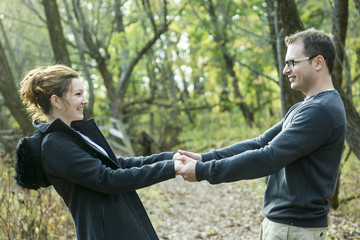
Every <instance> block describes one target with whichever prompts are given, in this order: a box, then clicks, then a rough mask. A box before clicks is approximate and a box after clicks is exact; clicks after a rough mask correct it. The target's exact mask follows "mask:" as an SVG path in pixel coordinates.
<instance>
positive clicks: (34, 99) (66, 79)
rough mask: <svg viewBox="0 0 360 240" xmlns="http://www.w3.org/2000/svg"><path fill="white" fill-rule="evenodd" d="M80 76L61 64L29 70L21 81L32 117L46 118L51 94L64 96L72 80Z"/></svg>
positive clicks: (22, 93) (24, 100)
mask: <svg viewBox="0 0 360 240" xmlns="http://www.w3.org/2000/svg"><path fill="white" fill-rule="evenodd" d="M78 77H79V74H78V73H77V72H76V71H74V70H73V69H72V68H70V67H67V66H64V65H60V64H58V65H53V66H48V67H37V68H35V69H32V70H30V71H28V72H27V74H26V75H25V77H24V79H23V80H22V81H21V82H20V96H21V98H22V100H23V103H24V104H25V105H26V107H27V111H28V112H29V113H30V114H31V116H32V119H33V120H35V119H36V118H40V119H41V120H44V117H45V116H48V115H50V114H51V111H52V108H51V100H50V98H51V96H52V95H56V96H58V97H63V96H64V93H66V92H67V90H68V88H69V85H70V83H71V80H72V79H73V78H78ZM44 115H45V116H44Z"/></svg>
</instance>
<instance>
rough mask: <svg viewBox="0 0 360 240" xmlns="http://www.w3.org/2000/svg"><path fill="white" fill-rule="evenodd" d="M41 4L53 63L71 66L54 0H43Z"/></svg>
mask: <svg viewBox="0 0 360 240" xmlns="http://www.w3.org/2000/svg"><path fill="white" fill-rule="evenodd" d="M42 3H43V6H44V10H45V15H46V24H47V28H48V31H49V34H50V40H51V47H52V49H53V52H54V57H55V61H56V63H61V64H65V65H67V66H71V61H70V57H69V53H68V51H67V48H66V41H65V37H64V33H63V29H62V26H61V21H60V14H59V10H58V6H57V3H56V0H43V1H42Z"/></svg>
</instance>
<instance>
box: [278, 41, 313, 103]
mask: <svg viewBox="0 0 360 240" xmlns="http://www.w3.org/2000/svg"><path fill="white" fill-rule="evenodd" d="M303 52H304V43H303V41H302V40H299V41H296V42H295V43H293V44H290V45H289V46H288V49H287V52H286V57H285V62H286V63H287V64H285V67H284V69H283V74H284V75H287V76H288V77H289V81H290V84H291V88H292V89H295V90H298V91H301V92H303V93H304V94H305V95H306V96H307V93H309V92H310V90H311V87H312V85H313V80H312V79H313V77H314V69H313V67H312V62H311V59H310V60H309V59H307V58H308V57H311V56H306V55H305V54H304V53H303ZM291 60H295V61H291ZM297 60H298V61H297Z"/></svg>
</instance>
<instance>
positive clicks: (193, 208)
mask: <svg viewBox="0 0 360 240" xmlns="http://www.w3.org/2000/svg"><path fill="white" fill-rule="evenodd" d="M264 181H265V180H264V179H258V180H251V181H240V182H234V183H224V184H218V185H210V184H208V183H207V182H200V183H189V182H184V181H183V180H182V178H181V177H177V178H176V179H174V180H169V181H166V182H162V183H159V184H156V185H154V186H151V187H150V188H147V190H140V191H139V194H140V197H141V199H142V200H143V202H144V205H145V207H146V209H147V211H148V213H149V215H150V217H151V221H152V222H153V224H154V227H155V230H156V232H157V233H158V236H159V238H160V239H163V240H192V239H219V240H231V239H236V240H241V239H244V240H245V239H246V240H251V239H257V238H258V235H259V230H260V225H261V222H262V220H263V215H262V213H261V206H262V199H263V194H264V191H265V184H264ZM145 191H146V192H145ZM327 239H360V220H359V219H357V220H354V219H346V218H344V217H343V215H342V214H341V212H338V211H334V210H332V211H331V213H330V215H329V228H328V235H327Z"/></svg>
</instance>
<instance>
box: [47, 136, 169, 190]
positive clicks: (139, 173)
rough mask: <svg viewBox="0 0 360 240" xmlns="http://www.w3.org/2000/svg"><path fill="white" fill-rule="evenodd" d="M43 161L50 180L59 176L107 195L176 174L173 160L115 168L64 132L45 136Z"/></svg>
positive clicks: (139, 186) (147, 184)
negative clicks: (83, 147)
mask: <svg viewBox="0 0 360 240" xmlns="http://www.w3.org/2000/svg"><path fill="white" fill-rule="evenodd" d="M60 143H61V144H60ZM42 164H43V168H44V171H45V173H46V174H47V175H48V176H49V178H50V179H51V178H52V177H54V178H60V179H62V180H65V181H69V182H72V183H74V184H78V185H81V186H83V187H86V188H89V189H92V190H95V191H99V192H102V193H106V194H113V193H118V192H124V191H132V190H136V189H139V188H143V187H147V186H150V185H152V184H155V183H158V182H161V181H164V180H167V179H170V178H174V177H175V170H174V162H173V161H172V160H164V161H161V162H154V163H152V164H147V165H143V166H139V167H130V168H125V169H124V168H118V169H112V168H110V167H107V166H106V165H105V164H103V162H102V161H101V160H100V159H99V158H97V157H96V156H95V157H94V155H93V154H90V153H89V152H87V151H85V150H84V149H82V148H81V147H80V146H79V145H78V144H77V143H76V142H75V141H74V140H72V139H71V138H70V137H68V136H66V135H64V134H48V135H47V136H46V138H45V139H44V141H43V145H42Z"/></svg>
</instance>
